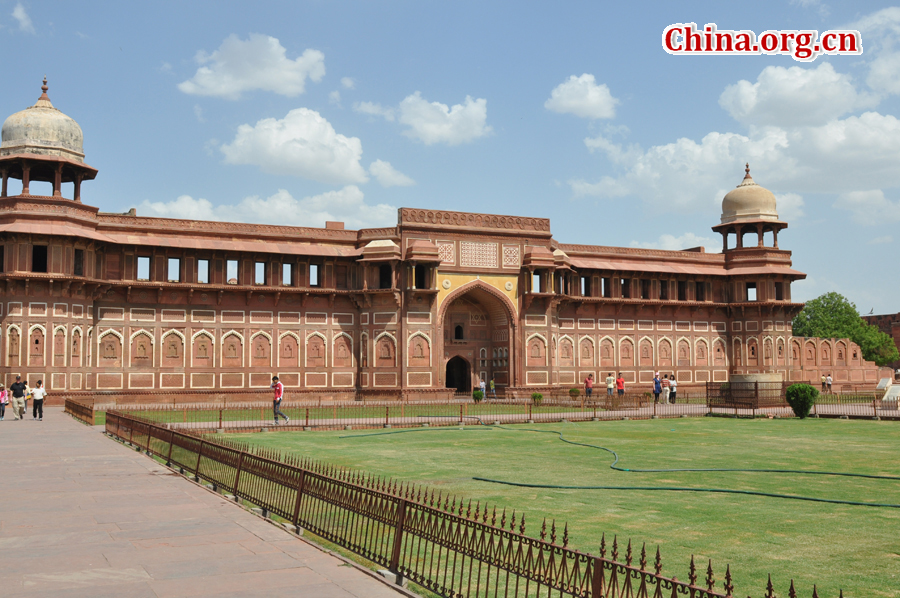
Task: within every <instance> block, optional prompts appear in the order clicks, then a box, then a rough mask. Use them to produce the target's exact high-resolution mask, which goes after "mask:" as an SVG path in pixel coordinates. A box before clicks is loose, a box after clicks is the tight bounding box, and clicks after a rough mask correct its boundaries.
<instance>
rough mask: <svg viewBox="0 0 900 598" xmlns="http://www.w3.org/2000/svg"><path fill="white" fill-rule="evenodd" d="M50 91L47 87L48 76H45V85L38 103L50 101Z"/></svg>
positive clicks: (42, 87) (42, 86)
mask: <svg viewBox="0 0 900 598" xmlns="http://www.w3.org/2000/svg"><path fill="white" fill-rule="evenodd" d="M48 89H50V88H49V87H47V75H44V84H43V85H41V97H39V98H38V101H41V100H47V101H48V102H49V101H50V97H49V96H48V95H47V90H48Z"/></svg>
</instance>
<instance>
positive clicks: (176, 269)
mask: <svg viewBox="0 0 900 598" xmlns="http://www.w3.org/2000/svg"><path fill="white" fill-rule="evenodd" d="M168 281H169V282H181V260H180V259H179V258H177V257H170V258H169V275H168Z"/></svg>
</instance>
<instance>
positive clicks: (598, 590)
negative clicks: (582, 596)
mask: <svg viewBox="0 0 900 598" xmlns="http://www.w3.org/2000/svg"><path fill="white" fill-rule="evenodd" d="M673 591H674V590H673ZM591 596H598V597H599V596H603V561H601V560H600V558H599V557H596V556H595V557H594V570H593V571H591Z"/></svg>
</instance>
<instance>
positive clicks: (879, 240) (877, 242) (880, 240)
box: [868, 235, 894, 245]
mask: <svg viewBox="0 0 900 598" xmlns="http://www.w3.org/2000/svg"><path fill="white" fill-rule="evenodd" d="M893 242H894V237H892V236H890V235H884V236H883V237H875V238H874V239H872V240H871V241H869V242H868V245H884V244H886V243H893Z"/></svg>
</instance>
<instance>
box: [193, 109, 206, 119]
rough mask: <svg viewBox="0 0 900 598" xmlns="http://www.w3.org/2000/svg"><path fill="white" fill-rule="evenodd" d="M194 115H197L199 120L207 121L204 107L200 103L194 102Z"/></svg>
mask: <svg viewBox="0 0 900 598" xmlns="http://www.w3.org/2000/svg"><path fill="white" fill-rule="evenodd" d="M194 116H196V117H197V121H198V122H201V123H205V122H206V119H205V118H204V117H203V108H202V107H201V106H200V104H194Z"/></svg>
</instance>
